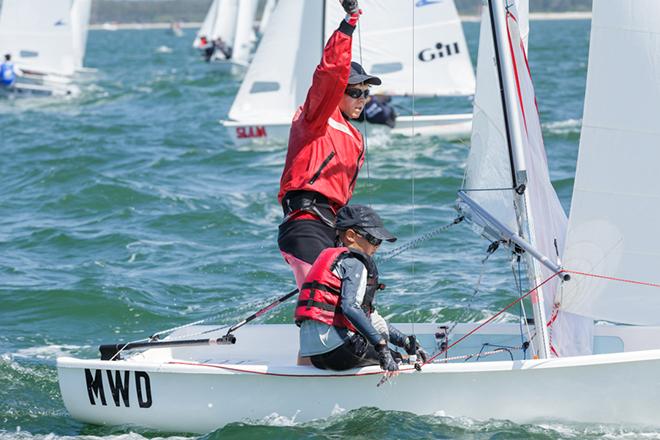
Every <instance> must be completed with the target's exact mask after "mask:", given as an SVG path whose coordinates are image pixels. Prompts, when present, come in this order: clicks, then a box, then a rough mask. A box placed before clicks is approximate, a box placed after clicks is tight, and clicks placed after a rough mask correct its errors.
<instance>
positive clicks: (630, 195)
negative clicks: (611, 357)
mask: <svg viewBox="0 0 660 440" xmlns="http://www.w3.org/2000/svg"><path fill="white" fill-rule="evenodd" d="M658 115H660V2H658V1H656V0H617V1H608V2H606V1H600V2H594V5H593V19H592V23H591V43H590V49H589V71H588V75H587V89H586V98H585V106H584V117H583V123H582V136H581V138H580V151H579V156H578V163H577V171H576V177H575V187H574V190H573V199H572V202H571V216H570V220H569V225H568V235H567V241H566V251H565V259H564V260H565V261H564V266H565V267H566V268H567V269H571V270H575V271H581V272H585V273H589V274H597V275H601V276H607V277H614V278H622V279H628V280H634V281H639V282H647V283H648V282H650V283H660V273H659V272H658V268H659V267H660V234H658V232H657V229H658V225H660V203H659V202H660V186H658V182H657V180H658V178H657V175H658V171H657V166H658V163H660V148H659V146H660V124H659V123H658ZM561 309H562V310H567V311H570V312H573V313H577V314H580V315H585V316H589V317H592V318H596V319H605V320H610V321H615V322H622V323H629V324H640V325H658V324H660V313H658V310H660V290H659V289H658V288H654V287H648V286H645V285H642V284H632V283H624V282H616V281H612V280H608V279H602V278H592V277H585V276H579V275H577V276H574V279H573V280H572V281H571V282H570V283H566V285H565V286H564V290H563V295H562V297H561Z"/></svg>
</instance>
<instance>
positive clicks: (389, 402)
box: [57, 324, 660, 433]
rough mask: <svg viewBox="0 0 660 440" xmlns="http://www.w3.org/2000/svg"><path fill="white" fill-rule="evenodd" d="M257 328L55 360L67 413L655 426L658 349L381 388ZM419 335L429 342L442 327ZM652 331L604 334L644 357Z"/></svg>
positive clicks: (487, 368)
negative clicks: (407, 415) (114, 357)
mask: <svg viewBox="0 0 660 440" xmlns="http://www.w3.org/2000/svg"><path fill="white" fill-rule="evenodd" d="M250 327H251V328H247V327H246V328H244V329H241V330H240V331H239V332H238V334H237V337H238V342H237V344H236V345H235V346H214V347H209V346H206V347H197V348H187V349H167V348H161V349H151V350H148V351H146V352H144V353H140V354H138V355H135V356H132V357H130V358H128V359H127V360H119V361H98V360H78V359H72V358H60V359H58V361H57V368H58V373H59V380H60V389H61V392H62V397H63V399H64V403H65V406H66V408H67V409H68V411H69V412H70V413H71V415H72V416H73V417H75V418H76V419H78V420H81V421H84V422H89V423H94V424H110V425H136V426H142V427H146V428H151V429H157V430H162V431H170V432H172V431H173V432H196V433H206V432H210V431H213V430H215V429H217V428H219V427H222V426H223V425H225V424H227V423H231V422H238V421H249V420H253V421H260V420H264V419H265V418H267V417H269V416H272V415H273V414H276V415H279V416H283V417H288V418H291V419H295V421H308V420H312V419H318V418H326V417H329V416H331V415H334V414H337V413H340V412H342V411H344V410H351V409H356V408H360V407H365V406H371V407H377V408H380V409H384V410H397V411H409V412H412V413H415V414H443V415H452V416H468V417H471V418H475V419H507V420H512V421H515V422H534V421H540V420H562V421H576V422H593V423H617V424H619V423H621V424H627V425H628V424H642V425H659V424H660V419H658V417H657V415H658V414H659V413H660V399H659V398H658V396H660V381H658V379H657V377H658V374H659V373H660V350H658V349H652V350H639V351H632V352H619V353H609V354H599V355H592V356H580V357H571V358H561V359H547V360H514V361H511V360H501V359H503V357H508V356H509V355H508V353H501V354H498V355H497V356H498V357H496V358H493V359H492V360H489V361H483V360H482V361H479V362H464V361H460V362H458V363H452V362H450V363H440V364H429V365H426V366H424V367H423V369H422V371H416V370H414V369H412V368H411V367H410V366H404V367H403V368H404V370H403V371H402V373H401V374H400V375H399V376H398V377H397V378H395V379H394V380H392V381H390V382H389V383H386V384H384V385H382V386H380V387H377V386H376V385H377V384H378V382H379V380H380V379H381V377H382V376H381V374H380V370H379V368H378V367H366V368H362V369H359V370H351V371H347V372H331V371H323V370H318V369H316V368H314V367H311V366H298V365H295V357H296V355H295V353H296V351H297V344H298V340H297V330H296V327H295V326H292V325H291V326H290V325H265V326H250ZM401 327H402V330H404V331H410V330H411V328H410V325H401ZM495 327H496V328H495V331H494V332H491V333H490V334H489V335H484V336H482V337H488V338H496V339H498V340H503V339H502V338H504V339H510V341H515V340H516V338H517V339H518V341H519V338H520V335H519V334H518V335H516V328H517V326H516V325H513V326H511V325H497V326H495ZM465 328H466V329H467V328H468V327H465ZM415 329H416V330H417V334H418V335H420V336H421V340H422V341H423V342H424V343H425V345H427V343H428V342H429V341H431V342H432V341H433V334H434V332H435V331H437V329H438V327H437V326H436V325H433V324H416V325H415ZM616 329H618V328H616ZM244 330H245V331H244ZM645 331H646V333H644V332H643V331H642V332H638V333H639V334H635V333H634V331H631V330H629V329H625V328H624V329H623V331H622V332H618V330H617V331H615V330H614V329H612V328H605V329H604V330H603V331H602V332H600V333H602V334H601V336H600V338H601V339H602V340H603V341H604V343H603V344H601V345H602V346H603V347H609V348H613V347H616V346H621V344H622V343H623V344H625V345H629V346H631V347H633V348H641V347H645V344H644V341H648V340H651V338H653V339H654V340H656V341H657V340H658V339H657V337H658V336H659V335H660V329H657V328H653V329H651V330H648V329H645ZM216 336H218V335H216ZM471 339H472V338H471ZM481 343H482V342H478V341H477V340H474V341H473V343H472V344H471V345H472V346H471V347H470V346H469V345H466V346H465V347H464V349H463V351H466V350H467V351H466V352H469V351H470V350H472V351H474V352H478V351H479V349H478V347H479V346H480V344H481ZM475 344H476V345H475ZM597 345H598V344H597ZM255 347H258V348H260V349H261V350H260V351H259V352H257V351H256V349H255ZM251 348H252V349H251ZM459 353H460V351H459V350H456V353H451V352H450V355H452V354H459ZM266 359H268V360H266ZM118 378H119V380H120V381H118ZM120 382H121V383H120ZM538 384H543V386H542V390H543V391H542V392H540V393H539V388H538ZM122 390H123V393H122Z"/></svg>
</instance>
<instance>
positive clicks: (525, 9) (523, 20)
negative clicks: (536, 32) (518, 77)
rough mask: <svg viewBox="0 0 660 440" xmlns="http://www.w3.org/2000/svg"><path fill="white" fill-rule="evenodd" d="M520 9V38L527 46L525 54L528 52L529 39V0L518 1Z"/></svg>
mask: <svg viewBox="0 0 660 440" xmlns="http://www.w3.org/2000/svg"><path fill="white" fill-rule="evenodd" d="M515 3H516V7H517V8H518V28H519V29H520V38H521V39H522V41H523V44H524V45H525V52H528V50H529V47H528V39H529V0H516V2H515ZM528 53H529V52H528Z"/></svg>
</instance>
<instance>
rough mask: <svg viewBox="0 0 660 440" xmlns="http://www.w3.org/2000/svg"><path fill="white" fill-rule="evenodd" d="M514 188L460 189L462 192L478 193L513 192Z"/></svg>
mask: <svg viewBox="0 0 660 440" xmlns="http://www.w3.org/2000/svg"><path fill="white" fill-rule="evenodd" d="M515 190H516V189H515V188H461V191H464V192H479V191H515Z"/></svg>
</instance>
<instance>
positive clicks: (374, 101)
mask: <svg viewBox="0 0 660 440" xmlns="http://www.w3.org/2000/svg"><path fill="white" fill-rule="evenodd" d="M391 102H392V97H391V96H387V95H372V96H369V100H368V101H367V104H366V105H365V106H364V110H363V111H362V113H361V114H360V117H359V118H358V119H357V120H358V121H360V122H362V121H364V119H365V118H366V119H367V122H369V123H370V124H380V125H387V126H388V127H390V128H394V126H395V125H396V117H397V114H396V110H394V107H393V106H392V105H391V104H390V103H391Z"/></svg>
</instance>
